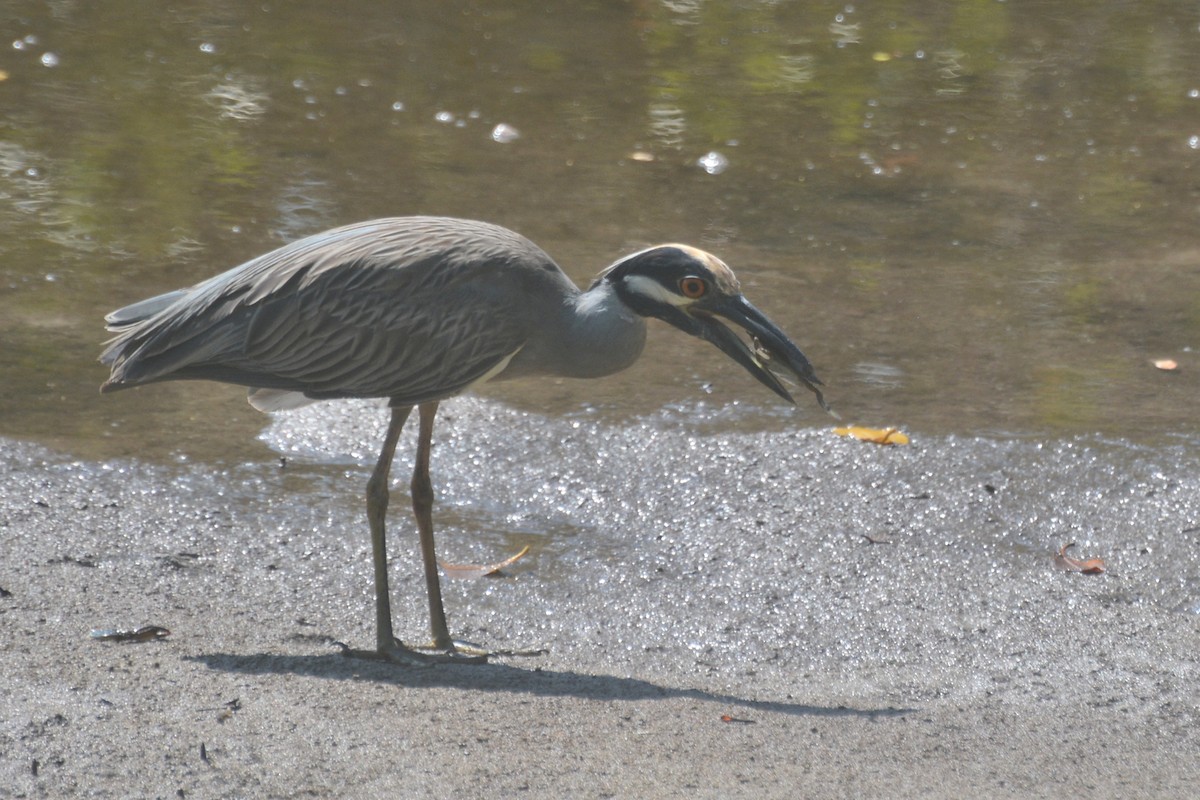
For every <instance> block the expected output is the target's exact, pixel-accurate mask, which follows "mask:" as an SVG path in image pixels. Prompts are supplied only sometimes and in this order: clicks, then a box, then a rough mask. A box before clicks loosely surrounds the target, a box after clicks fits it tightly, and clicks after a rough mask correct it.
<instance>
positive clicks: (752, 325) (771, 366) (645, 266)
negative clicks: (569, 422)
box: [596, 244, 836, 416]
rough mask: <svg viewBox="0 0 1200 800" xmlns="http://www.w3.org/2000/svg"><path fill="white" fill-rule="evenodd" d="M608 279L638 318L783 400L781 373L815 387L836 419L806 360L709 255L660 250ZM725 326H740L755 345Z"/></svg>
mask: <svg viewBox="0 0 1200 800" xmlns="http://www.w3.org/2000/svg"><path fill="white" fill-rule="evenodd" d="M602 281H603V282H607V283H608V284H609V285H610V286H611V287H612V289H613V291H614V292H616V295H617V297H618V298H620V300H621V302H623V303H625V305H627V306H629V307H630V308H631V309H633V310H634V311H635V312H637V313H638V314H641V315H642V316H644V317H656V318H658V319H661V320H663V321H664V322H669V323H670V324H672V325H674V326H675V327H676V328H679V329H680V330H682V331H684V332H686V333H690V334H691V335H692V336H698V337H700V338H701V339H707V340H708V341H710V342H712V343H713V344H714V345H716V346H717V347H718V348H720V349H721V351H722V352H723V353H725V355H727V356H729V357H730V358H732V359H733V360H734V361H736V362H738V363H739V364H741V365H742V366H743V367H745V368H746V371H747V372H749V373H750V374H751V375H753V376H754V377H755V378H757V379H758V380H759V381H761V382H762V383H763V385H764V386H766V387H767V388H769V389H771V391H773V392H775V393H776V394H778V395H779V396H780V397H782V398H784V399H785V400H787V401H789V402H791V403H795V402H796V401H795V400H794V399H792V396H791V394H790V393H789V392H788V390H787V389H786V388H785V387H784V385H783V383H782V382H781V381H780V380H779V374H782V375H783V376H784V377H790V378H794V379H795V380H796V381H798V382H799V383H801V384H803V385H804V386H805V387H807V388H808V389H810V390H811V391H812V392H813V393H814V394H815V395H816V396H817V402H818V403H820V404H821V408H823V409H825V410H826V411H828V412H829V413H831V414H832V413H833V411H832V410H831V409H830V407H829V405H828V403H826V402H825V398H824V396H823V395H822V394H821V390H820V388H819V387H820V386H821V385H822V384H821V380H820V379H819V378H818V377H817V376H816V373H815V372H813V368H812V364H810V363H809V361H808V358H806V357H805V355H804V353H802V352H800V349H799V348H798V347H796V345H794V344H792V342H791V340H789V339H788V337H787V336H786V335H785V334H784V332H783V331H781V330H780V329H779V328H778V326H776V325H775V324H774V323H773V322H771V320H769V319H767V317H766V315H765V314H763V313H762V312H761V311H759V310H758V309H757V308H755V307H754V306H753V305H751V304H750V301H748V300H747V299H746V298H745V297H743V296H742V291H741V286H740V285H739V284H738V280H737V278H736V277H735V276H734V274H733V270H731V269H729V267H727V266H726V265H725V263H724V262H723V261H721V259H719V258H717V257H716V256H714V255H712V254H711V253H706V252H704V251H703V250H698V249H697V248H695V247H689V246H688V245H683V244H665V245H659V246H658V247H652V248H650V249H649V250H643V251H641V252H640V253H634V254H633V255H631V256H626V257H625V258H623V259H621V260H620V261H618V262H616V263H615V264H613V265H612V266H610V267H609V268H608V269H606V270H604V272H602V273H600V275H599V276H598V277H597V278H596V282H597V283H599V282H602ZM723 321H728V322H732V323H734V324H736V325H737V326H739V327H740V328H742V329H743V330H744V331H745V332H746V333H747V335H748V336H749V337H750V341H749V343H747V342H746V341H744V340H743V339H742V338H741V337H740V336H738V335H737V333H735V332H734V331H733V330H732V329H731V328H730V327H729V326H728V325H726V324H724V322H723ZM777 373H779V374H777ZM835 416H836V415H835Z"/></svg>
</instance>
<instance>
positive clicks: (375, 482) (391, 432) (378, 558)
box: [345, 406, 483, 666]
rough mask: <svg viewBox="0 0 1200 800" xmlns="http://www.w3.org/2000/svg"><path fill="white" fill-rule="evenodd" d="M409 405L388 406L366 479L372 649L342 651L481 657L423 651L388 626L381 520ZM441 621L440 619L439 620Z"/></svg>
mask: <svg viewBox="0 0 1200 800" xmlns="http://www.w3.org/2000/svg"><path fill="white" fill-rule="evenodd" d="M411 411H412V406H400V407H397V408H393V409H392V417H391V421H390V422H389V423H388V429H387V434H386V435H385V436H384V439H383V448H382V449H381V450H380V452H379V460H378V461H377V462H376V463H375V469H374V471H373V472H372V473H371V479H370V480H368V481H367V521H368V522H369V523H370V526H371V559H372V562H373V564H374V566H375V650H374V652H362V651H357V650H350V649H349V648H347V649H346V650H345V653H346V655H350V656H365V657H371V658H380V659H383V660H386V661H392V662H394V663H397V664H404V665H406V666H424V665H426V664H430V663H437V662H445V661H450V660H454V661H463V660H468V661H470V660H476V661H480V660H483V659H469V658H467V659H464V658H463V657H461V656H457V655H456V656H454V657H453V658H451V657H449V656H445V655H427V654H425V653H419V652H417V651H416V650H413V649H412V648H411V647H407V646H405V645H404V643H403V642H401V641H400V640H399V639H397V638H396V636H395V633H394V632H393V629H392V602H391V592H390V590H389V588H388V563H387V532H386V527H385V521H386V518H387V507H388V495H389V492H388V482H389V476H390V474H391V467H392V460H393V459H394V458H395V455H396V443H397V442H398V441H399V440H400V431H401V430H403V428H404V423H405V422H406V421H407V420H408V415H409V412H411ZM443 624H444V623H443Z"/></svg>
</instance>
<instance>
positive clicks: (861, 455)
mask: <svg viewBox="0 0 1200 800" xmlns="http://www.w3.org/2000/svg"><path fill="white" fill-rule="evenodd" d="M329 409H330V410H316V411H313V412H311V413H312V414H314V415H325V416H318V417H311V416H310V417H305V416H304V415H303V414H301V415H295V416H293V417H290V418H288V419H287V420H285V421H282V422H281V423H279V424H277V426H276V427H275V428H274V429H273V430H272V431H271V432H269V433H268V437H269V438H270V439H271V441H272V444H273V445H274V446H276V447H278V448H279V449H280V450H281V451H284V452H289V453H293V454H299V455H298V456H297V455H294V456H293V458H292V460H291V461H290V462H289V464H288V466H287V468H286V469H284V468H280V467H279V466H278V465H277V464H274V463H256V464H244V465H240V464H239V465H224V466H217V467H214V466H212V465H193V466H188V465H185V466H179V467H161V466H151V465H148V464H144V463H140V462H135V461H121V462H108V463H82V462H76V461H73V460H72V459H71V458H70V457H69V456H68V455H66V454H62V453H53V452H49V451H46V450H43V449H40V448H38V447H36V446H33V445H26V444H20V443H16V442H3V443H0V445H2V447H3V456H2V458H0V472H2V473H3V480H2V481H0V514H2V516H0V588H2V589H3V596H2V597H0V639H2V641H3V644H2V647H0V672H2V673H3V675H4V676H5V677H4V679H3V681H2V682H0V686H2V687H3V689H2V691H0V796H3V797H38V798H41V797H47V798H58V797H82V796H87V797H281V798H282V797H333V796H337V797H384V796H388V797H449V796H459V797H485V796H486V797H514V796H518V797H531V798H543V797H544V798H561V797H629V798H637V797H722V798H728V797H756V798H761V797H1041V796H1046V797H1050V796H1053V797H1085V796H1086V797H1091V798H1106V797H1114V798H1115V797H1123V798H1127V797H1184V796H1189V795H1191V794H1194V792H1195V787H1196V786H1197V785H1200V757H1198V755H1200V733H1198V731H1200V688H1198V687H1200V666H1198V664H1200V656H1198V653H1200V649H1198V648H1197V644H1198V643H1200V613H1197V612H1198V611H1200V577H1198V576H1200V566H1198V564H1200V557H1198V555H1197V553H1198V552H1200V547H1197V544H1198V541H1197V540H1198V538H1200V532H1198V529H1197V526H1198V525H1200V463H1198V462H1197V460H1196V458H1194V457H1190V456H1188V455H1187V453H1186V451H1185V450H1184V449H1183V448H1177V449H1171V448H1167V449H1160V450H1146V449H1139V448H1133V447H1130V446H1126V445H1122V444H1120V443H1116V444H1112V443H1110V444H1104V443H1099V442H1066V443H1058V444H1038V443H1031V442H995V441H988V440H956V439H941V440H937V441H933V440H924V441H922V440H921V439H920V438H919V437H918V440H917V441H916V442H915V443H914V445H913V446H911V447H909V448H903V449H901V448H890V449H886V450H885V449H882V448H877V447H867V446H863V445H861V444H856V443H852V442H847V441H844V440H841V439H838V438H836V437H833V436H832V435H831V434H829V433H828V432H827V431H813V430H810V431H802V432H797V433H789V434H783V435H779V434H776V435H772V434H731V435H719V436H718V435H703V434H700V433H696V432H694V431H692V432H689V431H686V430H670V429H669V428H670V426H669V425H651V424H647V425H635V426H630V427H628V428H622V429H616V430H613V431H611V432H609V433H608V434H607V435H605V436H603V437H598V436H596V435H595V434H587V433H582V432H579V431H577V430H575V429H574V428H573V427H572V425H571V423H570V421H569V420H549V419H544V418H539V417H537V416H534V415H526V414H519V413H517V412H515V411H511V410H508V409H506V408H504V407H501V406H497V405H495V404H489V403H485V402H482V401H474V400H471V401H464V402H463V403H462V404H460V405H458V406H455V407H454V410H453V412H452V413H450V420H449V421H448V422H447V423H446V424H447V433H446V434H445V438H444V439H443V440H441V442H440V445H439V449H438V451H437V453H436V454H435V455H436V458H437V459H438V461H437V464H436V466H435V470H436V471H437V474H438V476H439V477H438V480H439V492H440V502H441V506H440V509H441V510H440V513H439V519H440V520H441V525H442V529H443V531H442V539H441V546H442V552H443V555H444V556H445V557H446V558H447V559H448V560H453V561H460V562H470V561H484V560H487V559H489V558H493V557H496V556H503V555H506V554H508V553H509V552H512V551H513V550H515V549H516V548H517V547H518V546H523V544H531V545H532V546H533V552H532V553H531V555H530V556H528V557H527V558H526V559H524V560H523V561H522V562H520V563H519V564H518V565H517V566H515V567H514V568H513V569H512V570H511V574H510V576H509V577H507V578H501V579H492V580H488V579H483V580H476V581H454V582H450V583H449V584H448V585H447V606H448V611H449V613H450V617H451V625H452V626H453V627H454V628H455V630H456V632H457V633H459V634H461V635H463V636H464V638H467V639H472V640H477V641H483V642H487V643H489V644H492V645H495V646H498V647H503V646H509V647H512V646H543V645H544V646H547V647H549V649H550V652H549V653H548V654H547V655H545V656H542V657H540V658H535V659H520V660H509V661H500V662H497V663H494V664H490V665H487V666H483V667H467V666H454V667H444V668H436V669H422V670H412V669H402V668H395V667H390V666H387V665H381V664H375V663H370V662H364V661H359V660H354V659H348V658H344V657H343V656H341V655H340V653H339V650H338V648H337V647H336V646H335V645H334V644H333V642H334V641H335V640H343V641H346V642H349V643H351V644H352V645H355V646H365V645H367V644H369V643H370V642H371V640H372V636H373V632H372V628H371V611H370V578H369V563H368V557H367V539H366V534H365V531H364V530H363V523H362V520H361V518H360V515H361V511H360V508H359V502H358V500H357V497H358V494H359V493H360V492H361V484H362V483H363V481H365V476H366V469H365V467H364V466H362V463H361V462H362V459H359V460H357V461H353V462H349V461H342V462H340V463H339V462H336V461H335V462H330V461H329V460H328V459H322V458H319V454H320V452H321V451H322V450H323V449H324V448H328V450H329V451H330V452H333V453H336V452H338V451H339V449H341V448H343V447H345V443H346V442H359V443H362V442H368V443H370V442H372V436H373V435H374V432H375V430H376V429H377V426H378V424H379V422H380V420H378V419H377V417H379V416H380V415H377V414H376V415H371V414H367V413H365V412H362V411H361V410H358V411H353V410H352V412H351V413H346V412H345V411H339V410H337V409H338V407H336V406H330V407H329ZM306 413H307V412H306ZM314 429H319V430H321V431H322V438H321V440H320V441H317V442H314V441H313V440H312V438H311V436H312V435H311V434H310V433H308V432H309V431H312V430H314ZM500 429H504V430H506V431H507V433H506V435H505V436H504V437H503V439H502V440H501V437H497V436H496V434H495V431H497V430H500ZM331 431H332V433H330V432H331ZM329 437H332V438H329ZM339 437H342V438H339ZM534 442H540V443H541V444H540V445H539V446H540V447H541V448H542V449H541V450H540V451H538V452H539V453H540V454H542V455H544V457H539V458H537V459H530V458H528V457H522V453H527V452H530V450H529V447H531V446H532V445H531V444H530V443H534ZM506 448H507V449H506ZM358 449H359V450H363V451H364V452H369V450H370V449H371V448H370V446H369V445H367V446H365V447H358ZM347 452H353V450H350V451H347ZM481 454H493V455H488V456H486V458H487V459H488V460H487V461H486V463H485V464H484V465H483V466H481V464H480V460H481V458H484V456H482V455H481ZM481 470H482V471H485V472H487V473H488V474H489V479H488V480H487V481H484V480H483V478H482V476H481V475H480V472H481ZM401 472H402V470H401ZM400 483H401V486H403V480H402V481H401V482H400ZM397 493H398V494H399V493H400V490H397ZM403 506H404V503H403V501H402V499H401V500H400V501H398V502H397V503H396V506H395V507H394V511H395V512H396V514H395V516H394V517H393V519H394V520H395V524H394V525H393V536H392V542H393V545H392V552H393V556H394V563H393V581H394V583H395V584H396V587H397V588H396V605H397V609H398V610H397V613H398V614H400V615H401V616H402V618H403V621H402V622H400V621H398V625H403V630H402V631H401V632H400V635H401V636H402V637H405V638H412V639H416V638H419V637H420V636H421V635H422V633H423V617H422V612H420V610H419V609H420V608H421V602H422V599H421V597H420V594H419V589H418V586H419V582H418V581H417V579H416V576H417V565H416V562H415V559H414V558H413V554H412V552H411V551H412V549H413V548H412V546H411V541H412V534H411V533H410V531H409V530H408V523H407V519H406V518H405V516H404V514H403V511H404V508H403ZM481 531H482V533H481ZM865 537H870V538H871V539H873V540H876V541H878V542H880V543H878V544H871V543H870V541H869V540H868V539H867V538H865ZM1075 540H1077V541H1078V542H1079V544H1078V546H1077V548H1076V549H1077V550H1078V551H1080V554H1081V555H1088V556H1097V557H1102V558H1103V559H1104V560H1105V562H1106V566H1107V572H1106V573H1105V574H1103V575H1096V576H1086V575H1080V574H1075V573H1070V572H1063V571H1058V570H1055V569H1054V567H1053V564H1052V561H1051V557H1050V556H1051V553H1052V552H1053V550H1054V549H1055V548H1056V547H1057V546H1058V545H1061V544H1063V543H1065V542H1067V541H1075ZM147 624H155V625H161V626H163V627H166V628H169V629H170V630H171V631H172V633H171V635H170V636H169V637H168V638H166V639H165V640H162V641H155V642H147V643H139V644H120V643H111V642H100V641H94V640H92V639H90V638H89V631H90V630H91V629H93V628H106V627H137V626H140V625H147Z"/></svg>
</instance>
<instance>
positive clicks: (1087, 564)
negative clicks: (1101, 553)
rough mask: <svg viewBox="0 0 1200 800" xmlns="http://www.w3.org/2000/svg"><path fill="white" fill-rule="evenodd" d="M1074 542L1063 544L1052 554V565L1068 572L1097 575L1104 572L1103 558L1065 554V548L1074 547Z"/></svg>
mask: <svg viewBox="0 0 1200 800" xmlns="http://www.w3.org/2000/svg"><path fill="white" fill-rule="evenodd" d="M1074 546H1075V543H1074V542H1071V543H1070V544H1064V545H1063V546H1062V547H1060V548H1059V550H1058V553H1057V555H1055V556H1054V566H1056V567H1058V568H1059V569H1065V570H1067V571H1069V572H1079V573H1082V574H1084V575H1099V574H1101V573H1103V572H1104V559H1102V558H1083V559H1080V558H1071V557H1070V556H1069V555H1067V550H1068V549H1070V548H1072V547H1074Z"/></svg>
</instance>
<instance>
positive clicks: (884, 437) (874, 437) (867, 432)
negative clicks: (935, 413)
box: [833, 425, 908, 444]
mask: <svg viewBox="0 0 1200 800" xmlns="http://www.w3.org/2000/svg"><path fill="white" fill-rule="evenodd" d="M833 432H834V433H836V434H837V435H838V436H849V437H851V438H853V439H859V440H861V441H864V442H873V443H875V444H908V436H906V435H905V434H903V433H901V432H900V429H899V428H863V427H860V426H858V425H850V426H847V427H845V428H834V429H833Z"/></svg>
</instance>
